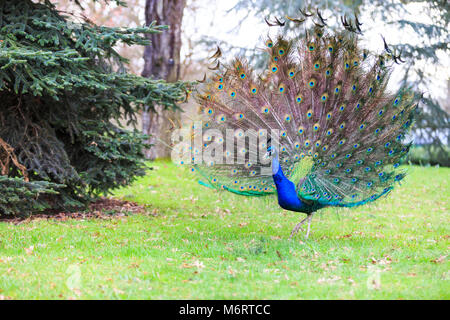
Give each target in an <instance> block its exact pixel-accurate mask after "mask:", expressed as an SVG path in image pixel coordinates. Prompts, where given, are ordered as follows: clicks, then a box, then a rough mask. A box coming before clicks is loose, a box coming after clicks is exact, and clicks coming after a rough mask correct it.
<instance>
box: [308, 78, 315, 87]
mask: <svg viewBox="0 0 450 320" xmlns="http://www.w3.org/2000/svg"><path fill="white" fill-rule="evenodd" d="M308 86H309V87H310V88H314V87H315V86H316V79H311V80H309V82H308Z"/></svg>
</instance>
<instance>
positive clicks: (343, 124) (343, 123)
mask: <svg viewBox="0 0 450 320" xmlns="http://www.w3.org/2000/svg"><path fill="white" fill-rule="evenodd" d="M344 128H345V122H342V123H341V125H340V126H339V129H341V130H342V129H344Z"/></svg>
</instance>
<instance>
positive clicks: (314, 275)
mask: <svg viewBox="0 0 450 320" xmlns="http://www.w3.org/2000/svg"><path fill="white" fill-rule="evenodd" d="M153 167H154V170H153V171H150V172H149V174H148V176H146V177H144V178H141V179H140V180H139V181H138V182H137V183H135V184H134V185H133V186H131V187H129V188H126V189H122V190H119V191H118V192H117V193H116V196H117V197H120V198H124V199H127V200H132V201H135V202H138V203H143V204H147V205H148V212H149V213H148V214H147V215H142V214H140V215H138V214H135V215H129V216H124V217H112V218H109V219H88V220H71V219H69V220H67V221H57V220H32V221H31V222H25V223H22V224H19V225H13V224H11V223H6V222H2V223H0V235H1V238H0V298H2V297H3V298H15V299H22V298H33V299H35V298H39V299H44V298H49V299H68V298H79V299H91V298H106V299H124V298H127V299H185V298H187V299H239V298H240V299H449V298H450V283H449V281H450V271H449V266H450V263H449V259H448V258H447V255H448V251H449V248H450V243H449V234H450V232H449V208H448V204H449V195H450V190H449V185H448V182H449V178H450V169H448V168H432V167H428V168H421V167H410V168H409V173H410V174H409V175H408V176H407V178H406V179H405V181H404V183H403V185H402V186H401V187H398V188H396V189H395V190H394V192H393V193H392V194H391V195H390V196H389V197H387V198H385V199H381V200H379V201H377V202H375V203H374V204H372V205H368V206H363V207H360V208H356V209H352V210H349V209H339V210H338V209H333V208H332V209H326V210H323V211H322V212H321V213H320V214H319V213H318V214H316V216H315V217H314V219H313V225H312V234H311V235H310V239H309V240H307V241H304V239H303V237H304V233H299V234H298V235H297V237H296V238H295V239H293V240H292V241H289V240H288V236H289V233H290V231H291V229H292V228H293V226H294V225H295V224H296V223H297V222H298V221H299V219H300V218H302V217H303V215H301V214H296V213H292V212H288V211H283V210H282V209H280V208H278V207H277V205H276V200H275V198H270V199H266V200H264V199H253V198H245V197H240V196H237V195H233V194H229V193H224V192H217V191H215V190H210V189H207V188H205V187H202V186H200V185H198V184H197V183H196V182H195V181H193V180H192V179H191V177H190V173H187V171H184V170H182V169H179V168H176V167H175V166H173V165H172V164H169V163H165V162H156V163H154V164H153Z"/></svg>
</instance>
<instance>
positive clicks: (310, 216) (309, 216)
mask: <svg viewBox="0 0 450 320" xmlns="http://www.w3.org/2000/svg"><path fill="white" fill-rule="evenodd" d="M312 217H313V214H309V215H308V217H307V219H308V230H307V231H306V237H305V239H308V237H309V231H310V230H311V220H312Z"/></svg>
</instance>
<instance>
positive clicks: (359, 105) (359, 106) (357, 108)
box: [355, 102, 361, 110]
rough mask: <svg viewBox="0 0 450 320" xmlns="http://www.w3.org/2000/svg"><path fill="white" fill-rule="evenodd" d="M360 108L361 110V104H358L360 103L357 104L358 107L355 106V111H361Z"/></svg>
mask: <svg viewBox="0 0 450 320" xmlns="http://www.w3.org/2000/svg"><path fill="white" fill-rule="evenodd" d="M359 108H361V103H359V102H358V103H357V104H356V106H355V109H356V110H359Z"/></svg>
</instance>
